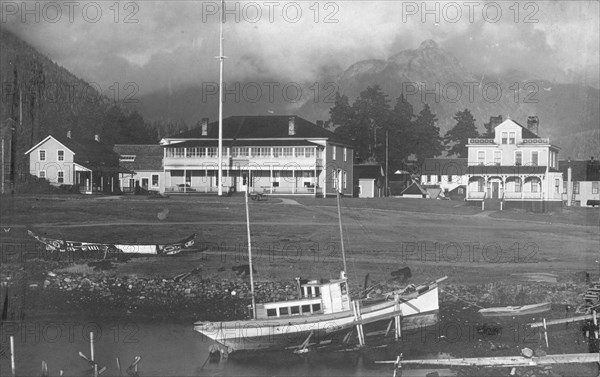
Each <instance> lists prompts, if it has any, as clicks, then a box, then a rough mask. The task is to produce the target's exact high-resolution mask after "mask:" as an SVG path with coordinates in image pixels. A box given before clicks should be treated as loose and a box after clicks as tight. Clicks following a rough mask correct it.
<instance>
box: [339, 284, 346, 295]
mask: <svg viewBox="0 0 600 377" xmlns="http://www.w3.org/2000/svg"><path fill="white" fill-rule="evenodd" d="M340 290H341V291H342V294H343V295H345V294H346V293H348V286H347V285H346V283H341V284H340Z"/></svg>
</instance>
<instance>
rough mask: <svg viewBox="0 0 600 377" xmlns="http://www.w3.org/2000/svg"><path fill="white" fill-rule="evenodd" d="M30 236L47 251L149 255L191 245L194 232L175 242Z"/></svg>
mask: <svg viewBox="0 0 600 377" xmlns="http://www.w3.org/2000/svg"><path fill="white" fill-rule="evenodd" d="M27 234H29V235H30V236H31V237H33V238H35V239H36V240H37V241H39V242H41V243H43V244H44V245H46V250H47V251H57V252H66V251H81V252H85V251H96V252H103V253H125V254H149V255H174V254H179V253H180V252H181V251H183V250H185V249H188V248H190V247H192V246H193V245H194V243H195V238H196V234H192V235H191V236H189V237H187V238H185V239H183V240H181V241H177V242H172V243H165V244H112V243H102V242H79V241H67V240H59V239H52V238H47V237H43V236H40V235H38V234H35V233H34V232H32V231H31V230H28V231H27Z"/></svg>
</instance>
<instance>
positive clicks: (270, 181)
mask: <svg viewBox="0 0 600 377" xmlns="http://www.w3.org/2000/svg"><path fill="white" fill-rule="evenodd" d="M269 192H270V193H271V194H272V193H273V164H269Z"/></svg>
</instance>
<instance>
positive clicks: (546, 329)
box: [542, 318, 549, 348]
mask: <svg viewBox="0 0 600 377" xmlns="http://www.w3.org/2000/svg"><path fill="white" fill-rule="evenodd" d="M542 321H543V322H544V339H546V348H549V345H548V327H547V326H546V318H543V319H542Z"/></svg>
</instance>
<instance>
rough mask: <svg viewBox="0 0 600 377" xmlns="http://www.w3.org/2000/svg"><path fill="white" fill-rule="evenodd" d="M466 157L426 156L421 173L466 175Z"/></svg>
mask: <svg viewBox="0 0 600 377" xmlns="http://www.w3.org/2000/svg"><path fill="white" fill-rule="evenodd" d="M466 173H467V159H466V158H426V159H424V160H423V163H422V164H421V175H464V174H466Z"/></svg>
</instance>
